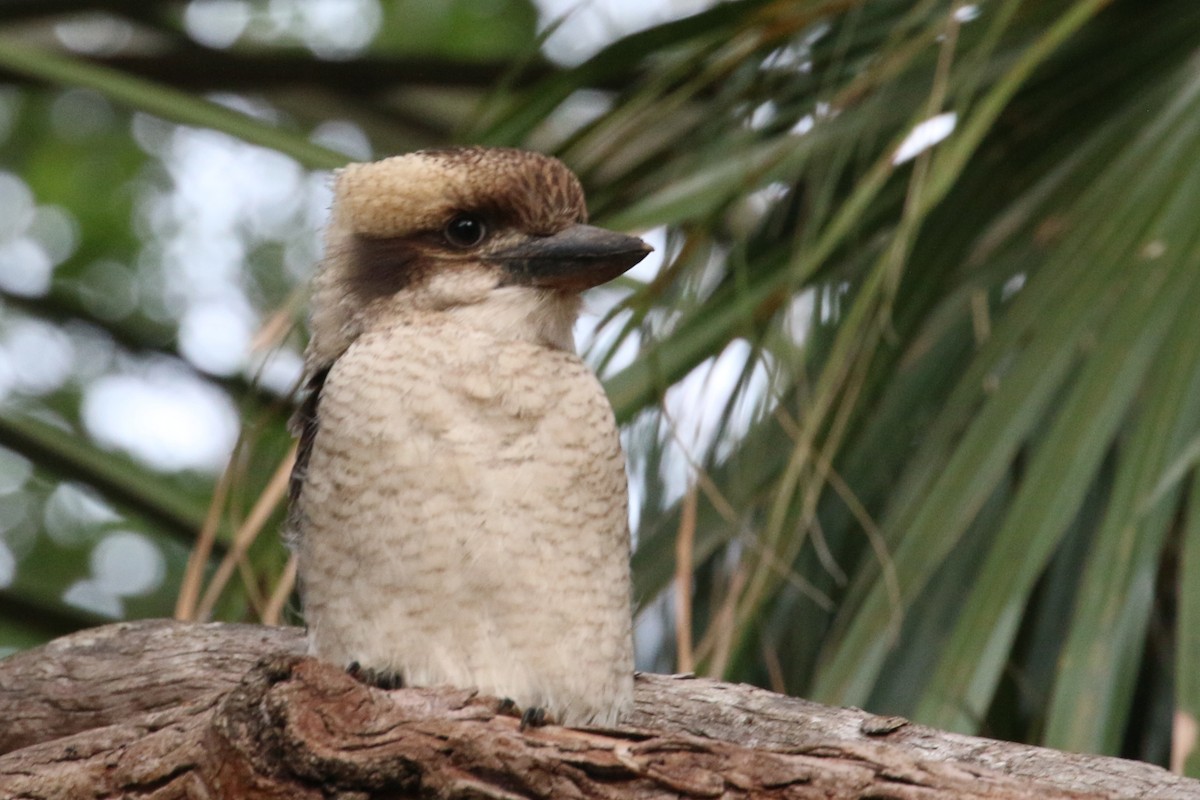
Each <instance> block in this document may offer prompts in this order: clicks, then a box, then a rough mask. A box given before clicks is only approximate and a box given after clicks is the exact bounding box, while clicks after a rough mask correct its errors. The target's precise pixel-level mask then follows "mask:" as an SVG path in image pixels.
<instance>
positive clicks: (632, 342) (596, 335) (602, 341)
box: [575, 293, 642, 379]
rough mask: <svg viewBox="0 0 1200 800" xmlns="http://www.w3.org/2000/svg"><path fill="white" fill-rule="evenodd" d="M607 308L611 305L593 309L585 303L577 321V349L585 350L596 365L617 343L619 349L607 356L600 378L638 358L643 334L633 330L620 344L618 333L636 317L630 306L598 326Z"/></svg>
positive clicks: (590, 360)
mask: <svg viewBox="0 0 1200 800" xmlns="http://www.w3.org/2000/svg"><path fill="white" fill-rule="evenodd" d="M612 294H615V293H612ZM601 296H604V295H601ZM608 310H609V308H607V307H603V306H599V305H598V306H597V307H596V308H594V309H589V308H588V306H587V305H585V306H584V310H583V313H582V314H580V315H579V320H578V321H577V322H576V323H575V343H576V349H577V350H578V351H579V352H580V353H582V354H583V356H584V360H585V361H587V362H588V364H590V365H591V366H592V368H593V369H595V368H597V367H598V366H599V365H600V362H601V359H603V358H604V357H606V356H607V355H608V352H609V351H610V350H611V349H612V348H613V346H614V345H616V347H617V351H616V352H615V353H613V355H612V357H611V358H609V359H608V363H607V364H606V365H605V367H604V370H603V372H601V374H600V378H601V379H607V378H611V377H612V376H613V375H615V374H617V373H618V372H620V371H621V370H623V369H624V368H625V367H627V366H629V365H630V364H632V363H633V360H634V359H635V358H637V354H638V350H639V349H640V348H641V343H642V336H641V334H640V333H639V332H638V331H632V332H630V333H629V334H628V335H627V336H626V337H625V338H624V339H622V340H621V342H620V344H617V337H618V336H620V335H621V332H622V331H624V330H625V326H626V325H627V324H628V322H629V320H630V318H632V317H633V311H631V310H629V309H625V310H623V311H621V312H620V313H618V314H617V315H616V316H615V317H613V318H612V319H611V320H609V321H608V324H606V325H604V326H603V327H599V324H600V320H601V319H603V318H604V315H605V314H607V313H608Z"/></svg>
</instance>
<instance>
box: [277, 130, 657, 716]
mask: <svg viewBox="0 0 1200 800" xmlns="http://www.w3.org/2000/svg"><path fill="white" fill-rule="evenodd" d="M324 242H325V252H324V255H323V257H322V258H321V259H320V261H319V262H318V265H317V268H316V271H315V274H314V276H313V280H312V293H311V302H310V319H309V324H310V339H309V344H308V346H307V349H306V351H305V357H304V378H303V380H304V382H305V384H306V387H305V388H306V391H307V395H306V397H305V399H304V400H303V402H302V404H301V405H300V407H299V409H298V411H297V413H296V415H295V417H294V419H293V430H294V432H295V433H296V434H297V436H298V445H297V456H296V462H295V466H294V468H293V471H292V475H291V482H290V489H289V495H290V508H289V513H288V520H287V523H286V525H287V529H286V537H287V539H288V542H289V544H290V546H291V547H292V549H293V551H294V553H295V555H296V559H297V570H298V586H299V591H300V597H301V605H302V608H303V615H304V620H305V624H306V626H307V629H308V642H309V651H310V653H311V654H312V655H314V656H316V657H317V658H320V659H323V660H326V661H330V662H333V663H335V664H338V665H340V666H342V667H344V668H346V669H347V670H349V671H351V672H352V673H354V674H356V675H358V676H360V677H362V678H364V679H365V680H367V682H369V683H374V684H376V685H379V686H383V687H384V688H393V687H396V686H400V685H403V686H435V685H451V686H455V687H460V688H467V689H473V690H478V691H479V692H482V693H485V694H488V695H492V696H495V697H498V698H503V700H504V703H505V704H506V705H509V707H510V708H515V709H516V710H518V711H520V710H523V718H522V719H523V722H522V726H523V727H524V724H525V723H526V722H530V721H532V722H533V723H534V724H542V723H544V722H549V721H553V722H557V723H559V724H563V725H576V726H582V725H597V726H608V725H613V724H615V723H616V722H617V721H618V719H619V718H620V717H621V716H622V715H623V714H624V713H626V712H627V711H628V710H629V708H630V707H631V704H632V698H633V636H632V614H631V582H630V533H629V522H628V484H627V478H626V472H625V460H624V455H623V452H622V449H621V443H620V437H619V430H618V427H617V424H616V421H615V416H614V413H613V409H612V406H611V404H610V403H609V401H608V398H607V396H606V394H605V392H604V389H603V388H602V386H601V384H600V382H599V380H598V378H597V377H596V375H595V374H594V373H593V372H592V370H591V369H589V368H588V367H587V366H586V365H585V363H584V362H583V361H582V360H581V358H580V357H579V355H578V354H577V352H576V348H575V344H574V339H573V327H574V323H575V321H576V319H577V317H578V315H579V312H580V309H581V302H582V300H581V293H582V292H583V291H584V290H585V289H588V288H590V287H593V286H598V285H600V284H602V283H605V282H607V281H610V280H612V279H613V278H615V277H617V276H619V275H621V274H622V273H624V272H625V271H626V270H628V269H629V268H631V267H632V266H634V265H635V264H636V263H638V262H639V261H641V260H642V259H643V258H644V257H645V256H646V255H647V254H648V253H649V252H651V248H650V247H649V246H648V245H646V243H645V242H643V241H642V240H641V239H640V238H638V237H635V236H630V235H626V234H623V233H618V232H616V231H612V230H608V229H605V228H601V227H596V226H592V225H589V224H587V207H586V203H585V199H584V193H583V189H582V188H581V185H580V182H579V180H578V179H577V177H576V176H575V175H574V174H573V173H572V172H571V170H570V169H569V168H568V167H566V166H565V165H564V164H563V163H562V162H561V161H559V160H557V159H555V158H552V157H550V156H546V155H543V154H540V153H535V152H530V151H525V150H518V149H510V148H491V147H450V148H440V149H428V150H419V151H416V152H412V153H407V154H403V155H397V156H392V157H389V158H385V159H383V160H380V161H376V162H372V163H358V164H350V165H348V166H346V167H344V168H342V169H341V170H339V171H338V172H337V173H336V175H335V179H334V195H333V203H332V208H331V212H330V220H329V222H328V224H327V225H326V229H325V235H324Z"/></svg>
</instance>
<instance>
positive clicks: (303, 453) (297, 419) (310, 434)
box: [286, 367, 329, 543]
mask: <svg viewBox="0 0 1200 800" xmlns="http://www.w3.org/2000/svg"><path fill="white" fill-rule="evenodd" d="M328 376H329V367H325V368H323V369H320V370H318V371H317V372H315V373H314V374H313V376H312V377H311V378H309V379H308V383H307V384H306V385H305V391H306V392H307V393H308V394H307V395H306V396H305V398H304V402H302V403H301V404H300V407H299V408H298V409H296V413H295V414H294V415H293V416H292V420H291V428H292V432H293V433H295V434H296V436H297V437H298V438H299V439H300V443H299V445H298V446H297V448H296V463H295V464H294V465H293V466H292V475H291V478H290V479H289V481H288V505H289V507H288V522H287V535H286V538H287V539H288V540H289V543H293V542H294V540H295V537H296V536H297V535H298V534H299V530H298V529H297V514H298V507H299V502H300V494H301V492H302V491H303V490H304V477H305V474H306V473H307V471H308V460H309V458H311V457H312V449H313V442H314V441H316V438H317V428H318V427H319V425H320V416H319V414H318V410H319V406H320V403H321V390H322V389H324V388H325V378H326V377H328Z"/></svg>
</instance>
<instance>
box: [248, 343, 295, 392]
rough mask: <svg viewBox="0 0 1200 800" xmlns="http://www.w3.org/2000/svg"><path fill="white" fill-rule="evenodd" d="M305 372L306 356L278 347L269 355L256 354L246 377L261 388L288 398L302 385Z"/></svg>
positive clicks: (268, 353) (252, 358)
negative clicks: (302, 376)
mask: <svg viewBox="0 0 1200 800" xmlns="http://www.w3.org/2000/svg"><path fill="white" fill-rule="evenodd" d="M303 371H304V356H302V355H300V354H299V353H297V352H296V351H295V350H288V349H286V348H283V347H276V348H274V349H272V350H270V351H269V352H267V353H256V354H254V355H253V356H252V357H251V364H250V366H249V367H247V369H246V375H247V377H249V378H252V379H253V380H254V381H255V382H256V383H257V384H258V385H259V386H261V387H263V388H264V389H266V390H267V391H269V392H273V393H275V394H277V395H279V396H280V397H286V396H287V395H288V394H290V393H291V392H292V391H293V390H294V389H295V388H296V387H297V385H299V383H300V375H301V373H303Z"/></svg>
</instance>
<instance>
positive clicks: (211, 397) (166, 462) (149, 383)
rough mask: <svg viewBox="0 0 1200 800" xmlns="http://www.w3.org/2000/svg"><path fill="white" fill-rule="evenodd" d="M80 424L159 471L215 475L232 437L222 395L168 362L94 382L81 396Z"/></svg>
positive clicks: (233, 426) (231, 412)
mask: <svg viewBox="0 0 1200 800" xmlns="http://www.w3.org/2000/svg"><path fill="white" fill-rule="evenodd" d="M83 421H84V424H85V425H86V426H87V429H88V432H89V433H91V435H92V436H93V437H94V438H95V439H96V441H97V442H99V443H100V444H101V445H103V446H105V447H112V448H119V449H121V450H125V451H126V452H128V453H129V454H130V455H132V456H133V457H134V458H136V459H137V460H138V461H141V462H142V463H144V464H146V465H147V466H149V467H152V468H153V469H157V470H160V471H163V472H177V471H180V470H201V471H205V472H209V473H215V472H217V471H218V470H220V469H221V468H222V467H223V466H224V465H225V462H226V461H227V460H228V458H229V454H230V452H231V451H232V450H233V445H234V442H235V441H236V439H237V433H238V413H237V409H236V408H235V407H234V405H233V403H232V402H231V401H230V399H229V398H228V397H227V396H226V395H225V393H224V392H222V391H221V390H219V389H217V388H216V387H214V386H212V385H210V384H208V383H205V382H204V381H201V380H200V379H198V378H196V377H195V376H193V375H191V374H189V373H188V372H187V371H186V370H184V369H182V368H181V367H179V366H178V365H171V364H159V365H153V366H150V367H148V368H146V369H144V370H143V371H142V372H141V373H140V374H130V373H126V374H118V375H106V376H104V377H102V378H100V379H98V380H97V381H95V382H94V383H93V384H92V385H91V386H89V387H88V388H87V390H86V391H85V393H84V397H83Z"/></svg>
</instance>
